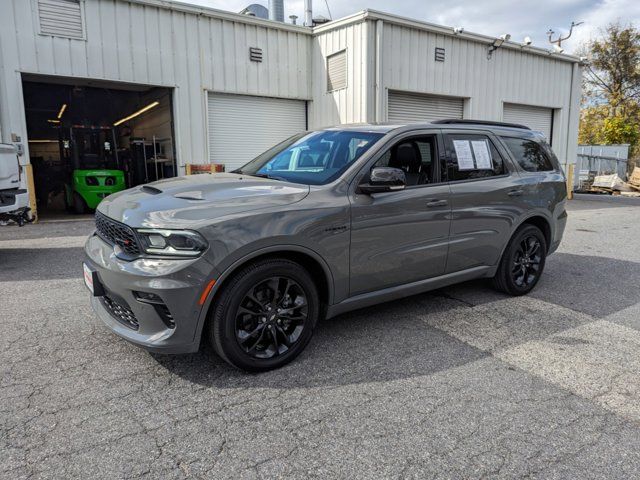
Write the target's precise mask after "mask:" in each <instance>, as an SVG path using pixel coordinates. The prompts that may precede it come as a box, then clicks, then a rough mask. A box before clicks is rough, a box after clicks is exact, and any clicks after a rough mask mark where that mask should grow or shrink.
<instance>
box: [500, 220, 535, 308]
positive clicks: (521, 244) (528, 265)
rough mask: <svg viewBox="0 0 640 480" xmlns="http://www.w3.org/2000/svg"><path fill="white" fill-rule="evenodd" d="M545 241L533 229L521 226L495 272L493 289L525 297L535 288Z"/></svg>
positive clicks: (532, 227) (531, 226)
mask: <svg viewBox="0 0 640 480" xmlns="http://www.w3.org/2000/svg"><path fill="white" fill-rule="evenodd" d="M546 257H547V241H546V239H545V237H544V235H543V233H542V232H541V231H540V229H539V228H538V227H536V226H534V225H523V226H522V227H520V228H519V229H518V230H516V232H515V233H514V234H513V237H511V240H510V241H509V244H508V245H507V248H506V249H505V251H504V253H503V255H502V259H501V260H500V265H499V266H498V271H497V272H496V275H495V277H493V284H494V286H495V287H496V288H497V289H498V290H500V291H502V292H505V293H508V294H509V295H525V294H527V293H529V292H530V291H531V290H533V288H534V287H535V286H536V284H537V283H538V281H539V280H540V276H541V275H542V271H543V270H544V264H545V260H546Z"/></svg>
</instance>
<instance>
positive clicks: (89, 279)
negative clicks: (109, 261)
mask: <svg viewBox="0 0 640 480" xmlns="http://www.w3.org/2000/svg"><path fill="white" fill-rule="evenodd" d="M82 269H83V270H84V284H85V285H86V286H87V288H88V289H89V291H91V294H94V289H93V271H92V270H91V269H90V268H89V267H88V266H87V264H86V263H83V264H82Z"/></svg>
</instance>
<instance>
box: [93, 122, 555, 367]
mask: <svg viewBox="0 0 640 480" xmlns="http://www.w3.org/2000/svg"><path fill="white" fill-rule="evenodd" d="M565 204H566V187H565V177H564V174H563V172H562V170H561V168H560V165H559V164H558V160H557V159H556V157H555V155H554V154H553V152H552V151H551V148H550V147H549V145H548V144H547V143H546V141H545V140H544V138H543V136H542V135H541V134H539V133H537V132H533V131H531V130H529V129H527V128H526V127H523V126H520V125H510V124H501V123H500V124H499V123H492V122H476V121H464V120H455V121H453V120H441V121H437V122H433V123H430V124H417V125H402V126H398V125H359V126H349V127H336V128H327V129H324V130H318V131H311V132H304V133H301V134H299V135H296V136H294V137H292V138H290V139H288V140H286V141H285V142H283V143H281V144H279V145H277V146H275V147H273V148H272V149H270V150H268V151H267V152H265V153H264V154H262V155H260V156H259V157H257V158H256V159H254V160H253V161H251V162H249V163H248V164H246V165H245V166H244V167H242V168H240V169H238V170H236V171H233V172H230V173H224V174H215V175H194V176H190V177H179V178H172V179H168V180H162V181H159V182H155V183H152V184H148V185H143V186H140V187H135V188H132V189H130V190H127V191H124V192H120V193H117V194H115V195H111V196H110V197H108V198H107V199H105V200H104V201H103V202H102V203H101V204H100V206H99V207H98V210H97V212H96V230H95V233H94V234H93V235H91V236H90V237H89V239H88V240H87V243H86V246H85V251H86V260H85V263H84V277H85V282H86V284H87V286H88V287H89V289H90V290H91V292H92V297H91V302H92V305H93V308H94V309H95V311H96V313H97V314H98V316H99V317H100V318H101V319H102V321H103V322H104V323H105V324H106V325H107V326H108V327H109V328H110V329H111V330H113V331H114V332H115V333H117V334H118V335H120V336H122V337H124V338H125V339H127V340H129V341H131V342H133V343H135V344H137V345H140V346H142V347H145V348H147V349H149V350H152V351H155V352H161V353H184V352H193V351H196V350H198V348H199V346H200V342H201V339H202V337H203V336H204V337H205V338H206V339H207V340H208V341H209V342H210V343H211V344H212V346H213V348H214V349H215V351H216V352H217V353H218V354H219V355H220V356H221V357H222V358H223V359H225V360H226V361H227V362H229V363H230V364H231V365H234V366H235V367H238V368H241V369H244V370H248V371H263V370H269V369H272V368H277V367H280V366H282V365H284V364H286V363H287V362H289V361H291V360H292V359H294V358H295V357H296V356H297V355H298V354H300V352H301V351H302V350H303V349H304V348H305V346H306V345H307V343H308V342H309V340H310V339H311V335H312V333H313V330H314V328H315V326H316V324H317V322H318V320H319V319H321V318H327V317H333V316H335V315H339V314H341V313H344V312H347V311H349V310H353V309H357V308H361V307H365V306H368V305H373V304H376V303H380V302H387V301H391V300H395V299H398V298H401V297H405V296H407V295H413V294H416V293H419V292H424V291H427V290H432V289H436V288H440V287H444V286H446V285H451V284H453V283H458V282H463V281H466V280H471V279H475V278H488V279H493V283H494V285H495V286H496V287H497V288H498V289H499V290H501V291H503V292H506V293H508V294H511V295H522V294H525V293H527V292H529V291H530V290H531V289H532V288H533V287H534V286H535V285H536V283H537V282H538V280H539V279H540V275H541V274H542V271H543V268H544V264H545V258H546V256H547V255H548V254H550V253H552V252H553V251H554V250H556V248H557V247H558V244H559V243H560V240H561V238H562V234H563V231H564V228H565V223H566V218H567V213H566V210H565Z"/></svg>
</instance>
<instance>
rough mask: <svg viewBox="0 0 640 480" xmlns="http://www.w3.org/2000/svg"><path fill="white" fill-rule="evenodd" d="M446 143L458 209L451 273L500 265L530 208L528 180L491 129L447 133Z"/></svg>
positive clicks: (453, 223) (451, 245)
mask: <svg viewBox="0 0 640 480" xmlns="http://www.w3.org/2000/svg"><path fill="white" fill-rule="evenodd" d="M444 144H445V149H446V155H447V169H446V170H447V179H448V181H449V186H450V188H451V208H452V212H451V218H452V221H451V236H450V243H449V255H448V260H447V268H446V272H447V273H451V272H457V271H461V270H465V269H468V268H472V267H477V266H491V265H495V264H496V263H497V262H498V261H499V259H500V255H501V253H502V249H503V248H504V246H505V245H506V242H507V241H508V240H509V237H510V235H511V231H512V228H513V226H514V224H515V222H516V221H517V220H518V219H519V218H520V216H521V215H522V213H523V212H524V204H523V203H522V201H521V197H522V195H523V188H522V179H521V178H520V176H519V175H518V173H517V172H516V169H515V168H514V166H513V165H512V164H511V162H510V161H509V160H508V157H507V155H506V152H505V150H504V147H503V146H502V145H501V144H500V142H499V141H498V139H497V138H496V137H495V136H494V135H493V134H492V133H491V132H489V131H481V130H470V129H465V130H459V131H456V130H451V131H447V132H446V133H445V135H444Z"/></svg>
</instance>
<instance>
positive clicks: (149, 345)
mask: <svg viewBox="0 0 640 480" xmlns="http://www.w3.org/2000/svg"><path fill="white" fill-rule="evenodd" d="M85 254H86V259H85V263H86V264H87V266H88V267H89V268H90V269H91V270H93V271H95V272H96V277H97V280H98V281H99V283H100V285H99V286H98V288H97V290H96V292H98V293H104V294H105V295H106V297H103V296H100V297H97V296H92V297H91V305H92V307H93V309H94V311H95V312H96V314H97V315H98V317H99V318H100V319H101V320H102V322H103V323H104V324H105V325H106V326H107V327H108V328H109V329H110V330H112V331H113V332H114V333H116V334H118V335H119V336H121V337H123V338H124V339H126V340H128V341H130V342H132V343H135V344H136V345H139V346H141V347H144V348H146V349H148V350H150V351H154V352H159V353H188V352H195V351H197V350H198V348H199V346H200V337H201V333H202V328H203V325H204V320H205V317H206V312H204V311H203V308H202V307H201V306H200V305H199V303H198V300H199V298H200V296H201V295H202V291H203V289H204V288H205V286H206V285H207V283H208V282H209V281H210V279H211V278H212V275H213V274H214V271H213V268H212V266H211V265H210V264H209V263H208V262H207V261H206V260H205V259H204V258H202V257H200V258H196V259H149V258H141V259H137V260H133V261H130V262H127V261H123V260H120V259H118V258H117V257H116V256H115V253H114V251H113V247H112V246H110V245H109V244H107V243H106V242H104V241H103V240H102V239H101V238H99V237H98V236H96V235H92V236H91V237H89V239H88V240H87V242H86V244H85ZM100 286H101V287H103V288H104V292H100V288H99V287H100ZM134 292H138V294H136V293H134ZM140 293H147V294H149V293H152V294H154V295H156V296H158V297H159V298H160V299H161V300H162V302H163V303H164V305H165V306H166V308H167V309H168V311H169V312H170V315H171V319H172V322H173V323H174V324H175V326H173V327H171V326H170V325H168V322H167V319H166V315H165V316H164V318H163V315H161V313H160V311H159V309H158V308H156V305H153V304H150V303H144V302H142V301H140V298H139V294H140ZM114 302H115V304H116V306H117V307H118V308H116V309H115V313H114V308H113V304H114ZM109 306H111V308H109ZM123 311H125V312H126V314H125V315H123V314H122V313H123ZM123 317H124V320H123ZM125 320H126V321H125ZM136 327H137V328H136Z"/></svg>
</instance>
